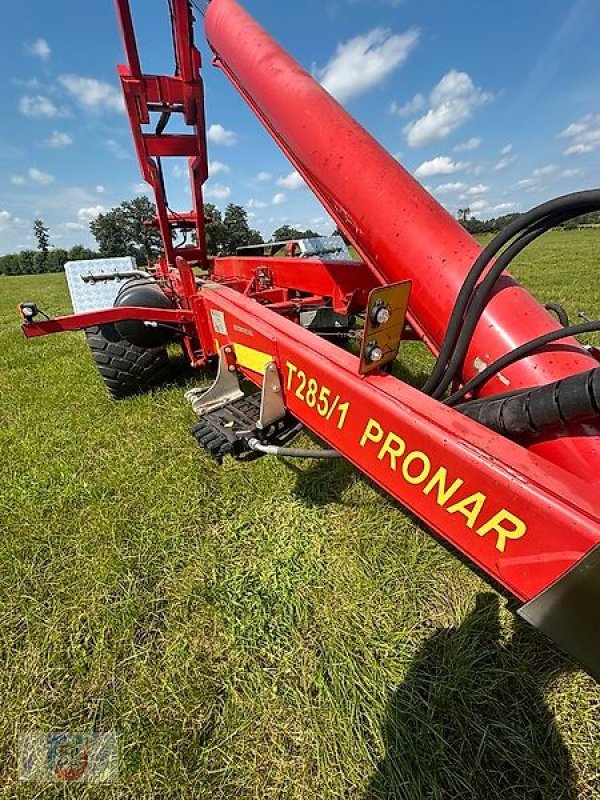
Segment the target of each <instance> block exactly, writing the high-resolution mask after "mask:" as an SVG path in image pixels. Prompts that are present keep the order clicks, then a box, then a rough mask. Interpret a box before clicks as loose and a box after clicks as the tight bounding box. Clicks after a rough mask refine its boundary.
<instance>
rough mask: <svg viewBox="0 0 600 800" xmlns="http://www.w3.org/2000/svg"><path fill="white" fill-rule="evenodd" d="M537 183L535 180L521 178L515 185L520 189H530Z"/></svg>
mask: <svg viewBox="0 0 600 800" xmlns="http://www.w3.org/2000/svg"><path fill="white" fill-rule="evenodd" d="M538 182H539V181H538V179H537V178H522V179H521V180H520V181H517V182H516V184H515V185H516V186H518V187H519V188H520V189H530V188H531V187H532V186H537V185H538Z"/></svg>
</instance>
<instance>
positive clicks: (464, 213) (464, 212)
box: [456, 208, 471, 224]
mask: <svg viewBox="0 0 600 800" xmlns="http://www.w3.org/2000/svg"><path fill="white" fill-rule="evenodd" d="M456 213H457V216H458V219H459V221H460V222H462V223H463V224H464V223H465V222H466V221H467V219H468V218H469V217H470V215H471V209H470V208H459V209H458V211H457V212H456Z"/></svg>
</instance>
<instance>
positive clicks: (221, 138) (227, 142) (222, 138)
mask: <svg viewBox="0 0 600 800" xmlns="http://www.w3.org/2000/svg"><path fill="white" fill-rule="evenodd" d="M206 135H207V137H208V141H209V142H212V143H213V144H221V145H223V146H224V147H232V146H233V145H234V144H236V143H237V133H234V131H228V130H227V129H226V128H224V127H223V126H222V125H219V124H218V123H214V122H213V124H212V125H211V126H210V127H209V129H208V131H207V132H206Z"/></svg>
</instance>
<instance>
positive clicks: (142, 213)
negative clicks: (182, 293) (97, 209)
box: [90, 197, 162, 264]
mask: <svg viewBox="0 0 600 800" xmlns="http://www.w3.org/2000/svg"><path fill="white" fill-rule="evenodd" d="M155 216H156V211H155V208H154V205H153V204H152V203H151V202H150V200H148V198H147V197H136V198H135V199H134V200H126V201H124V202H123V203H121V204H120V205H119V206H118V207H117V208H113V209H112V210H111V211H107V212H106V213H105V214H99V215H98V217H96V219H95V220H92V222H90V230H91V232H92V234H93V236H94V238H95V239H96V241H97V242H98V247H99V250H100V255H101V256H104V257H106V258H113V257H118V256H126V255H130V256H134V258H135V259H136V260H137V261H138V262H139V263H142V264H143V263H144V261H146V262H148V263H149V262H151V261H152V260H153V259H154V258H155V257H156V256H157V255H158V254H159V253H160V251H161V249H162V248H161V238H160V233H159V231H158V230H157V229H156V227H154V225H153V222H154V217H155Z"/></svg>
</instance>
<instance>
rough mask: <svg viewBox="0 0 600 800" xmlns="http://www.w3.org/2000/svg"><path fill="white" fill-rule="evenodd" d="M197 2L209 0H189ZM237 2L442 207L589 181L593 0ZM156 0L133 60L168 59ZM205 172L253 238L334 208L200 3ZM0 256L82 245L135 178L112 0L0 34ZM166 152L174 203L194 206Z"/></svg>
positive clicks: (35, 14)
mask: <svg viewBox="0 0 600 800" xmlns="http://www.w3.org/2000/svg"><path fill="white" fill-rule="evenodd" d="M198 3H199V4H200V5H204V0H198ZM243 5H245V7H246V8H247V10H248V11H249V12H250V13H251V14H253V16H255V17H256V18H257V19H258V21H259V22H260V23H261V24H262V25H263V26H264V27H265V28H266V29H267V30H268V31H269V32H270V33H271V34H272V35H273V36H274V37H275V38H276V39H278V40H279V42H280V43H281V44H282V45H283V46H284V47H285V48H286V49H288V50H289V51H290V52H291V53H292V55H293V56H294V57H295V58H296V59H297V60H298V61H299V62H300V63H301V64H302V65H303V66H304V67H305V68H306V69H307V70H309V71H310V72H311V73H312V74H313V75H314V76H315V78H316V79H317V80H319V81H320V82H321V83H322V84H323V86H324V87H325V88H326V89H327V90H328V91H329V92H330V93H331V94H333V95H334V96H335V97H336V98H337V99H338V100H339V101H340V102H341V103H342V104H343V105H344V106H345V107H346V108H347V109H348V110H349V111H350V113H351V114H353V115H354V116H355V117H356V118H357V119H358V120H359V122H361V124H363V125H364V126H365V127H366V128H367V129H368V130H369V131H370V132H371V134H372V135H373V136H374V137H375V138H376V139H377V140H378V141H379V142H380V143H381V144H382V145H383V146H384V147H385V148H386V149H387V150H388V151H389V152H390V153H392V154H393V155H394V157H395V158H397V159H398V160H399V161H400V162H401V163H402V164H403V166H405V167H406V168H407V169H408V170H409V171H411V172H412V173H413V174H414V175H415V176H416V177H417V178H418V179H419V180H420V181H421V183H422V184H423V185H424V186H426V188H427V189H428V190H429V191H430V192H432V193H433V194H434V195H435V197H436V198H437V199H438V200H439V201H440V202H441V203H443V204H444V205H445V206H446V208H447V209H448V210H449V211H450V212H451V213H453V214H455V213H456V211H457V210H458V209H459V208H470V209H471V213H472V214H473V215H475V216H477V217H479V218H489V217H492V216H499V215H502V214H506V213H510V212H513V211H523V210H526V209H528V208H530V207H532V206H534V205H537V204H538V203H540V202H542V201H544V200H546V199H549V198H551V197H554V196H556V195H559V194H563V193H566V192H570V191H576V190H580V189H586V188H593V187H595V186H597V185H598V171H599V167H600V47H598V34H599V33H600V3H598V1H597V0H569V2H565V0H526V2H523V0H487V2H485V3H484V2H481V0H477V2H476V1H475V0H462V1H461V2H456V1H455V0H418V2H417V0H302V2H282V0H244V2H243ZM166 8H167V2H166V0H133V2H132V10H133V14H134V21H135V24H136V28H137V31H138V39H139V46H140V52H141V56H142V64H143V68H144V70H145V71H147V72H154V73H165V74H171V73H172V69H173V59H172V51H171V35H170V28H169V24H168V17H167V12H166ZM196 39H197V44H198V46H199V47H200V49H201V51H202V54H203V62H204V66H203V79H204V82H205V88H206V113H207V123H208V126H209V128H208V133H209V159H210V164H211V176H210V178H209V181H208V183H207V184H206V199H207V201H209V202H212V203H215V204H216V205H217V206H219V207H220V208H222V209H223V208H225V206H226V205H227V203H230V202H234V203H239V204H241V205H243V206H245V208H246V209H247V210H248V213H249V216H250V223H251V225H252V226H253V227H255V228H258V229H259V230H260V231H261V233H262V234H263V235H264V236H265V238H270V236H271V234H272V232H273V230H275V229H276V228H277V227H279V226H281V225H283V224H290V225H293V226H294V227H298V228H307V227H310V228H312V229H313V230H317V231H318V232H320V233H330V232H331V230H332V227H333V226H332V222H331V220H330V219H329V217H328V216H327V214H326V213H325V212H324V210H323V209H322V207H321V206H320V205H319V203H318V202H317V200H316V199H315V198H314V197H313V195H312V194H311V192H310V190H309V189H308V188H307V187H306V185H305V184H304V183H303V181H302V180H301V179H300V177H299V176H298V175H297V173H295V172H294V171H293V169H292V167H291V166H290V164H289V162H287V160H286V159H285V157H284V156H283V155H282V154H281V153H280V151H279V150H278V148H277V146H276V145H275V144H274V142H273V141H272V140H271V139H270V137H269V136H268V134H267V133H266V132H265V131H264V129H263V128H262V127H261V125H260V124H259V123H258V121H257V120H256V119H255V117H254V116H253V114H252V112H251V111H250V110H249V109H248V107H247V106H246V105H245V103H244V101H243V100H242V99H241V98H240V97H239V95H238V94H237V93H236V92H235V90H234V89H233V88H232V87H231V86H230V85H229V84H228V82H227V79H226V78H225V76H224V75H223V74H222V73H221V72H220V71H219V70H216V69H215V68H213V67H212V66H211V63H210V56H209V50H208V47H207V45H206V42H205V38H204V32H203V27H202V17H201V16H200V15H198V23H197V25H196ZM0 42H1V45H2V46H1V47H0V70H1V74H2V76H3V81H2V85H1V88H0V100H1V108H2V112H1V113H2V118H1V123H0V253H7V252H14V251H16V250H19V249H25V248H32V247H34V246H35V240H34V238H33V234H32V223H33V220H34V219H35V218H36V217H41V218H42V219H43V220H44V221H45V222H46V224H47V225H48V226H49V228H50V233H51V242H52V245H53V246H55V247H65V248H67V247H70V246H72V245H74V244H76V243H82V244H85V245H93V238H92V237H91V234H90V232H89V222H90V220H92V219H94V218H95V216H97V215H98V214H99V213H102V212H103V211H105V210H108V209H110V208H113V207H114V206H116V205H118V204H119V203H120V202H121V201H122V200H127V199H131V198H132V197H134V196H136V195H139V194H143V193H146V192H147V187H146V185H145V184H143V183H141V182H140V181H141V179H140V176H139V173H138V168H137V162H136V160H135V157H134V154H133V147H132V144H131V138H130V134H129V128H128V124H127V119H126V116H125V114H124V112H123V104H122V100H121V96H120V90H119V84H118V81H117V79H116V65H117V63H119V62H120V61H122V60H123V53H122V46H121V40H120V36H119V32H118V28H117V23H116V18H115V14H114V8H113V3H112V0H87V2H81V0H53V2H51V3H41V2H39V0H20V1H19V2H18V3H11V4H10V7H9V8H7V9H5V10H4V12H3V25H2V33H1V34H0ZM183 166H184V164H178V163H169V162H167V163H166V166H165V168H166V177H167V188H168V192H169V200H170V205H171V207H172V208H174V209H176V210H179V211H186V210H189V209H190V205H191V204H190V199H189V195H188V194H187V186H186V178H185V177H184V175H183V172H184V170H183V169H182V167H183Z"/></svg>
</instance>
